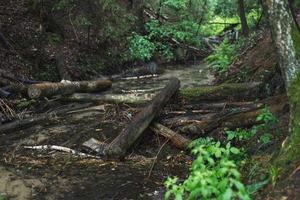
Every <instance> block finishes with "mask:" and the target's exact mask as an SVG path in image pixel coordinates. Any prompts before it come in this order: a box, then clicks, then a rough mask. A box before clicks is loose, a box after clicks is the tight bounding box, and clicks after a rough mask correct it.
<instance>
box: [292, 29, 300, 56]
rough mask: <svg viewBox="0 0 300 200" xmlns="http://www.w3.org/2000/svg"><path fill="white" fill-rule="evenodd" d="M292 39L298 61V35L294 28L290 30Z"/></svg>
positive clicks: (299, 37)
mask: <svg viewBox="0 0 300 200" xmlns="http://www.w3.org/2000/svg"><path fill="white" fill-rule="evenodd" d="M292 39H293V42H294V47H295V51H296V56H297V59H298V60H299V59H300V34H299V31H298V29H297V28H296V27H293V29H292Z"/></svg>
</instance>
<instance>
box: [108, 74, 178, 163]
mask: <svg viewBox="0 0 300 200" xmlns="http://www.w3.org/2000/svg"><path fill="white" fill-rule="evenodd" d="M179 87H180V82H179V80H178V79H177V78H172V79H171V80H170V82H169V83H168V84H167V85H166V87H165V88H164V89H162V90H161V92H160V93H159V94H157V95H156V96H155V97H154V98H153V100H152V102H151V103H150V104H149V105H148V106H146V107H145V108H144V109H142V110H141V111H140V112H139V113H138V114H137V115H136V116H135V117H134V119H133V121H132V122H131V123H130V124H129V125H128V126H127V127H126V128H125V129H124V130H123V131H122V132H121V133H120V134H119V135H118V136H117V137H116V138H115V139H114V140H113V141H112V142H111V143H110V144H109V145H107V147H106V148H105V149H104V152H103V153H104V155H106V156H108V157H117V158H120V157H123V156H124V155H125V153H126V152H127V150H128V149H129V148H130V147H131V146H132V144H133V143H134V142H135V141H136V140H137V139H138V138H139V137H140V136H141V135H142V133H143V132H144V130H145V129H146V128H147V127H148V126H149V124H150V123H151V122H152V120H153V119H154V117H155V116H156V115H157V114H158V113H159V111H160V110H161V108H162V107H163V105H164V104H165V103H166V102H167V101H168V100H169V99H170V98H171V97H172V96H173V95H174V94H175V92H176V91H177V90H178V89H179Z"/></svg>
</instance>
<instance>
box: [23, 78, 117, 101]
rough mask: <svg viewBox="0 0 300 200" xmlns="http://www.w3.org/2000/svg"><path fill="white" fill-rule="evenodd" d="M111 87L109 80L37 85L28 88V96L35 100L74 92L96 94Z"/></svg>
mask: <svg viewBox="0 0 300 200" xmlns="http://www.w3.org/2000/svg"><path fill="white" fill-rule="evenodd" d="M111 85H112V82H111V81H110V80H97V81H78V82H60V83H39V84H33V85H30V86H29V87H28V96H29V97H30V98H32V99H37V98H40V97H51V96H54V95H69V94H73V93H75V92H98V91H103V90H105V89H107V88H109V87H111Z"/></svg>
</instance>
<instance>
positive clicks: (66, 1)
mask: <svg viewBox="0 0 300 200" xmlns="http://www.w3.org/2000/svg"><path fill="white" fill-rule="evenodd" d="M71 3H73V1H72V0H60V1H57V2H56V3H55V4H54V6H53V8H52V10H53V11H55V10H58V11H59V10H65V9H66V8H68V7H69V6H70V4H71Z"/></svg>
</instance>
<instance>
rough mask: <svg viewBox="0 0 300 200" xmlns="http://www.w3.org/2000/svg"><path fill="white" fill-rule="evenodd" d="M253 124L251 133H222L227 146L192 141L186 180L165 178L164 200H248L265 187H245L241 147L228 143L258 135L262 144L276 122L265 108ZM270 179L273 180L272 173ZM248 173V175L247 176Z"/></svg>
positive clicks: (266, 139) (257, 185) (213, 141)
mask: <svg viewBox="0 0 300 200" xmlns="http://www.w3.org/2000/svg"><path fill="white" fill-rule="evenodd" d="M256 121H258V122H260V123H261V124H260V125H257V126H253V127H252V128H251V129H249V130H246V129H241V128H238V129H236V130H234V131H226V134H227V143H226V144H221V142H219V141H215V140H214V139H212V138H200V139H197V140H195V141H193V142H192V143H191V144H190V146H189V148H190V149H191V153H192V154H193V155H194V156H195V160H194V161H193V163H192V166H191V168H190V173H189V175H188V177H187V178H186V179H185V180H183V181H179V179H178V178H177V177H173V178H171V177H168V179H167V180H166V181H165V186H166V188H167V192H166V193H165V199H171V198H174V199H176V200H182V199H190V200H194V199H203V200H213V199H216V200H230V199H243V200H247V199H251V198H250V194H254V193H255V192H256V191H258V190H259V189H260V188H262V187H263V186H265V185H266V184H267V183H268V182H269V179H264V180H262V181H258V182H254V183H252V184H251V185H248V186H247V187H246V186H245V185H244V184H243V183H242V181H241V173H240V172H239V168H240V167H241V166H242V165H244V164H245V161H244V160H243V158H245V157H246V155H245V153H244V150H243V147H240V148H237V147H234V146H232V144H231V142H233V141H235V142H242V141H247V140H250V139H251V138H253V137H254V136H255V135H256V134H257V133H258V132H261V136H260V138H259V142H261V143H263V144H265V143H268V142H269V141H270V140H271V137H272V135H271V134H270V131H271V128H272V127H273V126H274V125H275V124H276V123H277V122H278V120H277V118H276V117H275V116H274V115H273V114H272V112H271V111H270V109H269V108H268V107H265V108H263V109H262V111H261V114H260V115H258V117H257V118H256ZM272 172H273V174H270V179H271V181H272V182H273V179H275V178H276V173H275V172H274V170H273V171H272ZM250 174H251V172H249V176H250Z"/></svg>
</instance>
